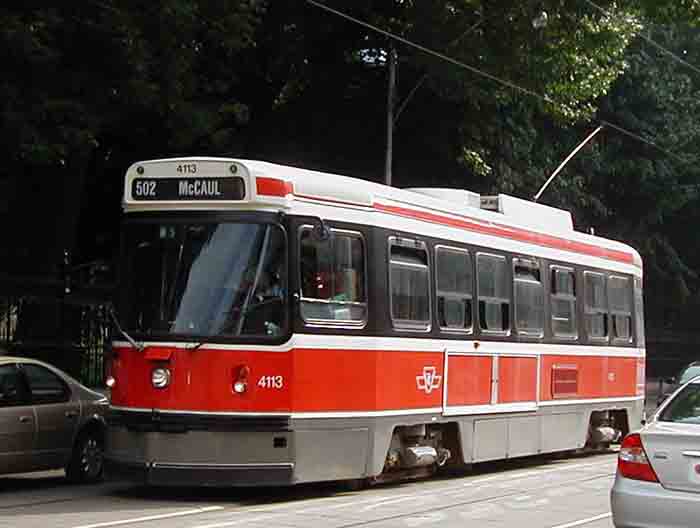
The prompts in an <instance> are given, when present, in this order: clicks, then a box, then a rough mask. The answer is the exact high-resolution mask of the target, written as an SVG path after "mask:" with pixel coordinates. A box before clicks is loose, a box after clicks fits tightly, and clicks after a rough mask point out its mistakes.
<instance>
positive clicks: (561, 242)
mask: <svg viewBox="0 0 700 528" xmlns="http://www.w3.org/2000/svg"><path fill="white" fill-rule="evenodd" d="M374 208H375V209H377V210H379V211H383V212H385V213H390V214H394V215H398V216H405V217H408V218H415V219H418V220H425V221H426V222H432V223H434V224H441V225H447V226H450V227H457V228H459V229H467V230H469V231H474V232H476V233H482V234H485V235H491V236H497V237H501V238H508V239H511V240H517V241H518V242H527V243H529V244H535V245H538V246H545V247H550V248H553V249H559V250H563V251H570V252H574V253H582V254H584V255H591V256H594V257H600V258H604V259H608V260H615V261H618V262H624V263H626V264H634V256H633V255H632V254H631V253H626V252H624V251H618V250H615V249H607V248H603V247H600V246H595V245H593V244H587V243H585V242H575V241H573V240H567V239H565V238H560V237H555V236H552V235H545V234H542V233H537V232H535V231H528V230H526V229H520V228H516V227H510V226H505V225H500V224H493V223H483V222H481V221H479V220H476V219H468V218H466V217H464V219H462V218H452V217H449V216H445V215H441V214H436V213H430V212H427V211H419V210H417V209H409V208H406V207H398V206H394V205H386V204H381V203H375V204H374Z"/></svg>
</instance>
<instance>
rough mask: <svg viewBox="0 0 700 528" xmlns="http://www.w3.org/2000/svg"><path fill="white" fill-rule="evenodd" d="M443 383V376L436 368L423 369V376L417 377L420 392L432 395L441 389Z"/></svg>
mask: <svg viewBox="0 0 700 528" xmlns="http://www.w3.org/2000/svg"><path fill="white" fill-rule="evenodd" d="M441 382H442V376H441V375H439V374H437V369H436V368H435V367H423V374H422V375H421V376H416V384H417V385H418V390H422V391H425V393H426V394H430V393H431V392H433V391H434V390H437V389H439V388H440V383H441Z"/></svg>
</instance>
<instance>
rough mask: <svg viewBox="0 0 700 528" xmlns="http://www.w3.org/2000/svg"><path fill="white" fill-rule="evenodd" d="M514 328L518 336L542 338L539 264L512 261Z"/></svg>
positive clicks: (542, 306)
mask: <svg viewBox="0 0 700 528" xmlns="http://www.w3.org/2000/svg"><path fill="white" fill-rule="evenodd" d="M513 296H514V301H515V326H516V328H517V331H518V334H520V335H525V336H531V337H542V335H543V334H544V287H543V285H542V276H541V270H540V265H539V262H537V261H536V260H534V259H527V258H514V259H513Z"/></svg>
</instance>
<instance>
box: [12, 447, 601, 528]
mask: <svg viewBox="0 0 700 528" xmlns="http://www.w3.org/2000/svg"><path fill="white" fill-rule="evenodd" d="M614 472H615V454H614V453H612V452H606V453H603V454H595V455H586V456H580V457H575V458H569V459H556V458H552V457H547V458H544V459H543V458H535V459H526V460H520V461H518V460H512V461H508V462H499V463H497V464H483V465H480V466H478V467H477V468H476V470H475V471H473V472H471V473H469V474H464V473H463V474H460V475H457V476H453V477H450V478H436V479H428V480H421V481H415V482H410V483H403V484H391V485H381V486H377V487H374V488H370V489H367V490H363V491H359V492H349V491H344V488H343V486H342V485H337V484H332V485H329V484H317V485H308V486H300V487H295V488H274V489H259V488H258V489H252V488H251V489H247V490H207V489H196V490H190V489H187V490H177V489H146V488H124V487H123V486H118V485H115V484H104V485H102V486H98V487H79V488H75V487H70V486H67V485H66V486H64V485H63V484H59V483H58V481H56V482H54V483H53V484H52V485H50V486H48V487H42V488H41V489H37V490H36V491H33V490H32V489H31V487H30V486H28V485H27V484H26V482H25V485H24V486H23V487H22V488H23V489H22V491H20V492H13V491H12V490H11V489H10V487H9V486H3V485H2V481H1V480H0V490H4V491H0V528H10V527H12V528H35V527H36V528H48V527H51V528H54V527H55V528H111V527H127V528H162V527H165V526H167V527H168V528H229V527H231V528H235V527H238V526H245V527H246V528H259V527H260V528H262V527H264V528H271V527H276V526H281V527H284V528H289V527H291V528H295V527H300V528H301V527H305V528H306V527H324V528H325V527H328V528H363V527H369V528H375V527H377V528H384V527H387V528H393V527H405V528H413V527H424V526H426V527H429V526H440V527H441V528H443V527H447V528H450V527H457V526H459V527H463V526H470V527H471V526H488V527H489V528H491V527H495V528H499V527H505V526H513V525H514V524H515V523H517V525H518V526H519V528H530V527H532V528H575V527H579V526H581V527H585V528H603V527H606V528H607V527H611V526H612V522H611V519H610V510H609V490H610V487H611V485H612V481H613V477H614Z"/></svg>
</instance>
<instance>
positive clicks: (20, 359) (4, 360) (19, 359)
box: [0, 356, 60, 370]
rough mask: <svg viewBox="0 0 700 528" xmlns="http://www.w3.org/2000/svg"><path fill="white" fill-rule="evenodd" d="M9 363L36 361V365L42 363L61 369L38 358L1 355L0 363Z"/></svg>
mask: <svg viewBox="0 0 700 528" xmlns="http://www.w3.org/2000/svg"><path fill="white" fill-rule="evenodd" d="M9 363H34V364H36V365H42V366H45V367H49V368H52V369H54V370H60V369H59V368H58V367H54V366H53V365H51V364H50V363H46V362H45V361H39V360H38V359H33V358H28V357H19V356H0V365H7V364H9Z"/></svg>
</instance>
